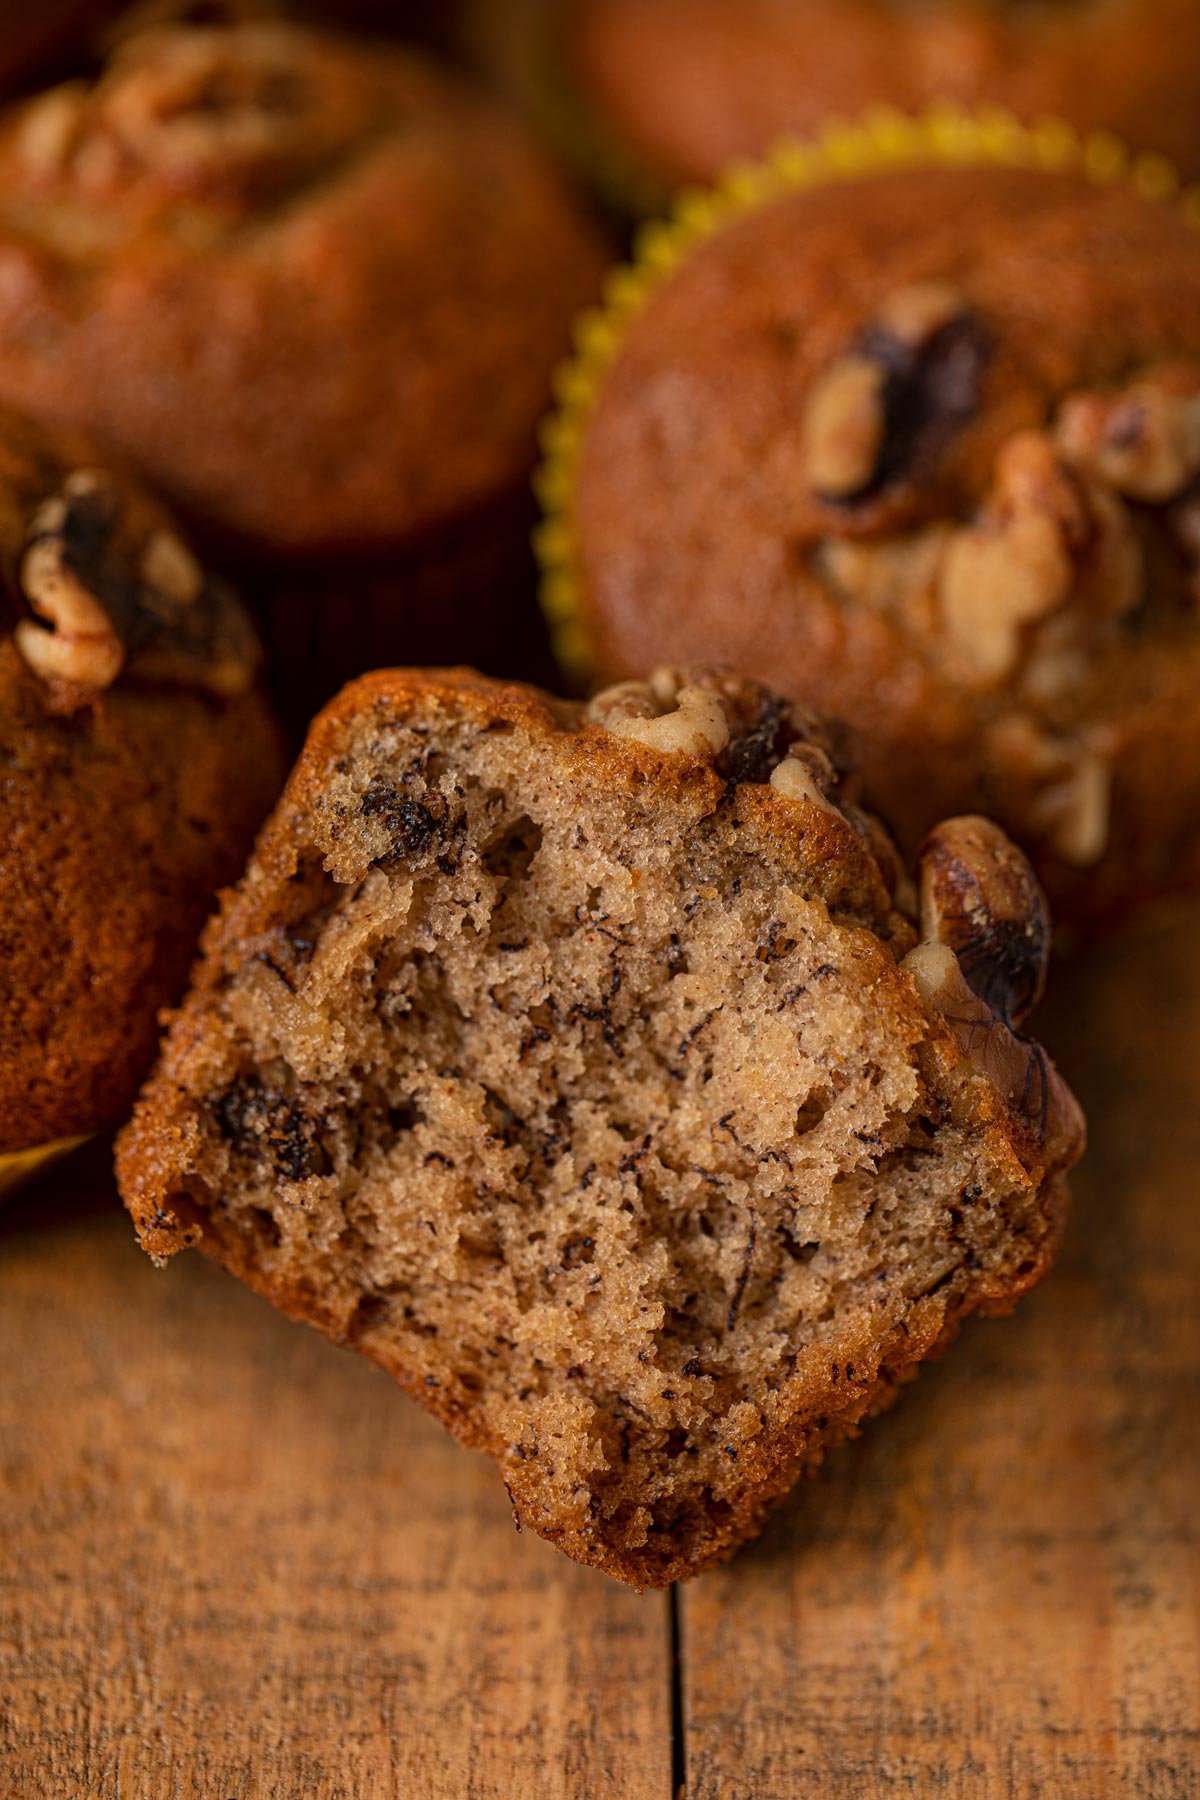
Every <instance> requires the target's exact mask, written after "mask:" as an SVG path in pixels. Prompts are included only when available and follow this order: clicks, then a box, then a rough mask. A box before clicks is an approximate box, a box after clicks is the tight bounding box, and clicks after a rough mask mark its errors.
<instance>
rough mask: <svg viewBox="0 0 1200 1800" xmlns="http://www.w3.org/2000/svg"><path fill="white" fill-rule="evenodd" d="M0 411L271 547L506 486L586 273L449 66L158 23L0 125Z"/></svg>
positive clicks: (541, 183) (422, 522) (438, 514)
mask: <svg viewBox="0 0 1200 1800" xmlns="http://www.w3.org/2000/svg"><path fill="white" fill-rule="evenodd" d="M0 193H2V195H3V199H2V200H0V342H2V343H3V346H4V347H3V350H0V395H3V396H5V397H7V398H8V399H9V400H11V401H13V402H14V403H18V404H23V405H25V406H26V407H27V408H28V409H29V410H31V411H36V412H37V413H38V415H39V416H46V417H51V418H54V419H57V420H59V421H60V422H63V423H68V424H72V425H75V424H78V425H81V426H84V427H86V428H89V429H91V430H92V431H93V432H94V433H95V434H96V435H97V436H98V437H99V438H100V439H101V440H102V441H103V442H104V443H106V444H108V445H111V446H113V447H114V448H115V449H116V450H117V451H118V452H120V453H121V454H123V455H124V456H125V457H126V458H127V460H129V461H130V462H131V463H132V464H134V465H135V466H139V467H141V468H142V469H144V470H146V471H147V472H150V473H151V474H152V475H153V477H154V479H156V480H157V481H159V482H160V483H161V485H162V486H163V488H164V489H165V490H166V491H167V492H168V493H169V494H170V495H171V496H172V497H173V498H174V499H175V500H176V501H177V502H180V503H182V504H184V505H185V506H186V507H187V508H188V509H189V510H190V511H191V512H192V513H194V514H195V515H196V516H197V517H198V518H199V519H201V520H202V521H203V522H205V523H206V524H209V525H211V526H212V527H214V528H216V529H219V530H221V531H223V532H226V533H230V534H236V535H239V536H242V537H245V538H248V539H251V540H254V541H256V542H258V543H260V544H263V545H265V546H266V547H268V548H283V549H294V550H300V549H306V548H310V547H312V546H320V547H322V548H334V547H344V546H347V545H348V546H358V545H361V544H364V543H366V544H371V543H375V542H378V541H389V540H392V541H394V540H395V539H397V538H402V537H404V536H406V535H408V534H410V533H412V532H414V531H417V530H419V529H421V528H422V527H425V526H428V525H431V524H435V523H438V522H440V521H442V520H443V519H445V518H447V517H452V516H454V515H455V514H456V513H457V512H459V511H461V510H462V509H463V508H465V507H469V506H471V505H473V504H475V503H478V502H479V501H481V500H486V499H488V498H492V497H494V496H495V495H496V494H497V493H498V492H502V491H504V490H506V489H508V488H509V487H511V486H513V485H515V484H516V483H517V482H518V481H519V480H520V479H521V477H522V473H523V470H524V467H525V466H526V463H527V461H528V457H529V454H530V445H531V441H532V432H533V426H534V422H535V419H536V416H537V414H538V411H539V410H540V408H541V406H542V404H543V400H544V391H545V386H546V382H547V379H548V374H549V370H550V368H551V366H552V365H553V362H554V360H555V358H556V357H557V355H558V354H559V353H560V351H561V349H562V347H563V343H564V340H565V333H566V326H567V321H568V319H569V317H570V315H571V313H572V311H573V310H574V308H575V307H576V305H577V304H578V303H579V302H580V301H582V300H583V299H584V298H585V297H586V296H587V295H588V293H589V292H590V291H591V288H592V286H593V284H594V281H595V279H596V275H597V272H598V259H597V255H596V252H595V249H594V247H593V245H592V242H591V240H590V238H589V236H588V234H587V232H586V230H585V229H584V228H583V227H582V226H580V225H579V224H578V223H577V221H576V219H575V217H574V214H573V213H572V211H571V209H570V206H569V203H568V201H567V199H566V197H565V195H564V193H563V191H562V190H561V189H560V187H559V185H558V183H557V181H556V179H555V178H554V176H553V175H552V174H551V173H550V172H549V171H548V170H547V169H546V168H545V167H544V165H543V163H542V161H541V159H540V158H539V157H538V155H537V153H536V152H535V151H534V150H533V149H532V148H531V147H530V146H529V144H528V143H527V142H526V140H525V138H524V137H523V136H522V134H521V133H520V131H519V129H518V128H517V127H515V126H514V125H512V124H511V123H510V122H509V121H508V120H507V119H506V118H505V117H504V116H503V115H502V114H501V113H499V112H498V111H496V110H495V109H494V108H493V107H492V106H491V105H490V104H489V103H487V102H485V101H484V100H483V99H481V98H479V97H477V96H476V95H474V94H473V93H471V92H470V90H469V89H467V88H466V87H464V86H462V85H460V83H459V82H458V81H457V80H456V79H455V78H454V77H452V76H451V75H449V74H446V73H443V72H441V71H439V70H438V69H437V68H436V67H434V66H433V65H431V64H429V63H426V62H425V61H423V60H420V59H418V58H416V57H414V56H409V55H406V54H403V53H401V52H399V51H395V52H390V51H389V52H383V51H380V50H379V49H377V48H374V47H372V48H371V49H370V50H367V49H365V48H362V47H358V46H355V45H353V44H351V43H349V42H344V41H342V40H340V39H337V38H335V37H332V36H328V35H323V34H321V33H317V32H311V31H307V30H304V29H301V28H299V27H296V26H290V25H284V24H279V23H273V22H267V23H244V24H240V25H234V26H230V27H227V28H202V27H186V26H184V27H170V26H167V27H163V28H161V29H159V30H153V31H148V32H145V33H143V34H141V35H139V36H136V37H134V38H133V39H131V40H130V41H128V42H126V43H123V44H121V45H119V46H118V48H117V49H116V50H115V51H114V53H113V55H112V57H111V59H110V60H109V62H108V64H107V66H106V67H105V69H104V70H103V72H102V73H101V74H100V75H99V77H98V78H97V79H96V80H95V81H94V82H91V83H88V82H73V83H69V84H67V85H66V86H64V87H61V88H58V89H56V90H54V91H53V92H51V93H49V94H46V95H43V96H41V97H40V98H38V99H37V100H35V101H33V102H31V103H30V104H29V105H27V106H25V107H22V108H19V109H17V110H16V111H14V112H13V113H11V114H10V115H9V117H8V119H7V121H6V122H5V123H4V125H3V128H2V129H0Z"/></svg>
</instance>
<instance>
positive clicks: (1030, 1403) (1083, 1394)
mask: <svg viewBox="0 0 1200 1800" xmlns="http://www.w3.org/2000/svg"><path fill="white" fill-rule="evenodd" d="M1197 923H1198V921H1197V920H1196V919H1194V918H1193V919H1192V920H1190V921H1182V922H1179V923H1176V924H1175V925H1173V926H1172V927H1170V928H1162V929H1159V930H1156V931H1153V932H1150V933H1147V934H1146V935H1144V936H1142V937H1140V938H1138V939H1135V940H1131V941H1128V942H1126V943H1124V944H1122V945H1120V946H1116V947H1113V948H1112V949H1111V950H1109V951H1107V952H1105V953H1103V954H1101V955H1098V956H1093V957H1091V958H1089V959H1088V960H1087V961H1086V962H1082V961H1081V962H1079V963H1078V964H1076V965H1074V966H1073V967H1069V968H1067V969H1066V970H1064V971H1063V972H1061V973H1060V976H1059V979H1058V982H1057V984H1056V992H1055V998H1054V1005H1053V1007H1052V1008H1047V1009H1046V1010H1045V1012H1044V1014H1043V1017H1042V1019H1041V1021H1040V1026H1041V1028H1042V1029H1043V1030H1044V1033H1045V1035H1046V1037H1047V1040H1048V1041H1049V1043H1050V1045H1051V1048H1052V1049H1053V1050H1054V1052H1055V1054H1056V1055H1057V1056H1058V1058H1059V1060H1060V1062H1061V1064H1062V1066H1063V1067H1064V1069H1065V1070H1066V1071H1067V1072H1068V1073H1069V1074H1070V1076H1071V1077H1072V1079H1073V1081H1074V1082H1075V1084H1076V1086H1077V1087H1078V1089H1079V1091H1080V1093H1081V1096H1082V1097H1083V1099H1084V1102H1085V1104H1086V1106H1087V1108H1088V1111H1089V1114H1090V1117H1091V1122H1092V1148H1091V1150H1090V1152H1089V1154H1088V1157H1087V1159H1086V1161H1085V1163H1084V1165H1083V1166H1082V1168H1081V1169H1080V1171H1079V1175H1078V1178H1077V1182H1076V1203H1075V1213H1074V1218H1073V1221H1072V1225H1071V1229H1070V1231H1069V1234H1068V1239H1067V1243H1066V1246H1065V1249H1064V1252H1063V1256H1062V1259H1061V1262H1060V1264H1059V1267H1058V1269H1057V1271H1056V1272H1055V1274H1054V1275H1053V1277H1052V1278H1051V1279H1050V1281H1049V1282H1048V1283H1047V1284H1046V1285H1045V1286H1044V1287H1042V1288H1041V1289H1039V1290H1038V1292H1037V1293H1036V1294H1035V1295H1033V1296H1032V1297H1031V1298H1030V1299H1029V1300H1028V1301H1027V1302H1026V1303H1025V1305H1024V1306H1023V1307H1022V1309H1021V1311H1020V1313H1019V1314H1018V1315H1017V1317H1016V1318H1015V1319H1013V1320H1010V1321H1005V1322H1002V1323H997V1322H994V1321H979V1322H976V1323H975V1324H973V1325H972V1326H971V1327H969V1328H968V1330H967V1331H966V1332H965V1333H964V1335H963V1338H962V1340H961V1341H960V1343H959V1344H958V1345H957V1346H956V1348H955V1349H954V1350H952V1351H951V1353H950V1355H949V1356H948V1358H947V1359H946V1361H945V1362H944V1363H943V1364H942V1365H940V1366H939V1367H938V1368H937V1369H934V1370H927V1371H926V1372H925V1373H924V1374H923V1375H922V1377H921V1379H920V1381H919V1382H918V1383H917V1385H916V1387H915V1388H914V1389H913V1391H912V1392H911V1393H909V1394H908V1395H907V1396H906V1397H905V1399H904V1401H903V1403H902V1405H901V1406H900V1407H899V1408H898V1409H897V1410H896V1412H895V1413H893V1414H892V1415H891V1416H890V1417H888V1418H886V1419H884V1420H881V1421H879V1422H878V1423H877V1424H876V1425H875V1426H874V1427H873V1428H872V1429H871V1431H870V1433H869V1434H868V1435H866V1436H864V1437H863V1438H862V1439H861V1440H860V1441H859V1443H858V1444H856V1445H855V1446H853V1447H852V1448H851V1449H850V1450H849V1451H847V1452H845V1453H844V1454H843V1455H842V1456H841V1457H840V1458H837V1459H834V1460H832V1461H831V1462H830V1463H829V1464H828V1465H827V1468H826V1471H825V1473H824V1474H823V1475H822V1476H821V1477H820V1478H819V1479H818V1481H817V1482H816V1483H815V1484H813V1485H812V1486H811V1487H809V1488H808V1489H807V1490H805V1491H804V1492H802V1493H800V1494H798V1495H796V1496H794V1497H793V1498H792V1500H791V1501H790V1502H789V1503H788V1505H787V1507H786V1508H785V1509H784V1510H783V1511H782V1512H781V1513H780V1514H779V1515H777V1517H776V1518H775V1520H774V1521H773V1523H772V1524H771V1526H770V1527H769V1528H768V1531H767V1533H766V1534H765V1536H764V1538H763V1539H762V1540H761V1541H760V1543H759V1544H758V1545H757V1546H755V1547H754V1548H753V1549H751V1550H750V1551H749V1552H748V1553H747V1554H745V1555H744V1556H743V1557H742V1558H741V1559H740V1560H739V1561H738V1562H737V1563H736V1564H734V1565H732V1566H731V1567H730V1568H728V1569H727V1570H724V1571H721V1572H719V1573H717V1574H716V1575H713V1576H709V1577H705V1578H703V1579H702V1580H700V1581H699V1582H697V1583H695V1584H694V1585H693V1586H692V1587H690V1588H689V1589H687V1590H686V1591H685V1592H684V1594H683V1596H682V1625H681V1642H682V1655H683V1682H684V1696H685V1704H686V1724H687V1767H688V1777H689V1779H688V1789H687V1792H688V1800H785V1797H786V1800H810V1797H811V1800H834V1797H835V1796H836V1797H837V1800H851V1796H852V1797H853V1800H884V1797H887V1800H892V1797H893V1796H900V1795H914V1796H921V1797H922V1800H924V1797H925V1796H934V1795H943V1794H944V1795H947V1796H953V1797H954V1800H1106V1797H1107V1796H1129V1797H1131V1800H1133V1797H1136V1800H1194V1797H1195V1796H1196V1795H1198V1794H1200V1557H1198V1549H1200V933H1198V932H1197V929H1196V925H1197Z"/></svg>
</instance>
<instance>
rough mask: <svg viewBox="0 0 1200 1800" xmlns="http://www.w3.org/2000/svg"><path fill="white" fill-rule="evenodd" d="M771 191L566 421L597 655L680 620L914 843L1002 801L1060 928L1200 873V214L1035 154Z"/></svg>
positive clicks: (690, 251)
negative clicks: (812, 739) (779, 689)
mask: <svg viewBox="0 0 1200 1800" xmlns="http://www.w3.org/2000/svg"><path fill="white" fill-rule="evenodd" d="M767 192H768V196H769V197H767V198H765V199H764V201H763V204H762V205H761V206H755V207H753V208H751V209H750V210H749V211H746V212H744V213H743V214H742V216H738V217H735V218H733V219H732V220H731V221H730V222H729V223H727V224H725V225H723V226H718V227H717V228H716V229H715V230H714V231H713V232H712V233H711V235H709V236H708V237H707V238H705V239H703V240H702V241H700V242H698V243H696V244H694V245H693V246H692V247H691V248H685V249H684V250H683V251H682V254H681V256H680V259H679V260H678V262H677V264H676V265H675V266H674V267H673V268H672V269H670V270H669V272H668V273H667V274H666V275H665V277H664V278H663V279H662V280H661V281H660V282H659V283H658V284H657V285H656V286H655V287H654V288H653V289H652V290H651V291H649V292H648V294H647V296H646V299H645V301H644V303H643V304H642V305H641V306H640V307H638V308H637V309H636V310H635V311H634V312H633V313H632V315H631V316H630V317H629V319H628V320H627V321H626V322H625V323H624V324H623V325H622V326H621V327H620V329H619V331H618V334H617V340H618V341H617V342H616V345H615V348H614V350H613V352H612V354H611V355H610V356H609V357H608V358H607V360H606V361H605V363H604V366H603V367H602V368H601V369H600V370H599V371H598V373H597V376H596V382H595V390H596V391H595V392H594V394H593V395H592V396H591V397H590V399H589V401H588V403H587V405H586V407H585V408H583V410H582V412H581V417H580V423H579V433H580V440H579V444H578V449H577V451H576V453H575V455H574V461H573V466H572V469H571V491H570V492H569V494H568V495H567V496H566V500H565V513H566V517H567V519H568V521H569V529H570V553H569V554H570V562H571V567H570V569H569V578H570V582H571V585H572V590H573V595H574V599H575V602H576V604H577V606H578V609H579V614H580V618H581V622H582V624H583V626H584V628H585V630H586V633H587V636H588V638H589V640H590V643H591V646H592V652H593V655H594V659H595V663H596V667H597V670H598V673H599V674H600V676H601V677H604V678H616V677H620V676H622V675H624V674H628V673H634V672H636V671H637V670H638V669H640V668H644V667H645V666H646V665H647V663H650V662H653V661H654V660H655V659H657V658H658V657H661V656H662V655H664V654H667V653H669V651H670V649H671V647H673V646H676V645H678V643H679V642H680V640H681V637H682V638H683V640H684V641H685V642H686V643H688V645H689V646H690V648H691V649H692V651H693V652H694V653H696V654H699V655H702V656H707V657H714V658H716V657H719V658H722V659H725V660H730V661H736V662H737V664H738V665H739V666H741V667H744V668H746V669H747V670H748V671H749V672H751V673H753V674H757V675H759V676H761V677H763V678H764V679H765V678H770V679H773V680H775V681H777V682H778V683H779V684H780V685H782V686H783V687H785V688H786V689H787V690H788V691H790V692H792V693H794V694H795V695H796V696H797V697H799V698H801V699H803V700H805V701H807V702H809V703H810V704H813V705H821V706H823V707H825V708H827V709H828V710H829V711H830V712H832V713H834V714H836V715H837V716H839V717H842V718H844V719H846V720H848V721H849V723H850V724H852V725H853V726H855V727H856V728H857V729H858V730H859V731H860V733H861V734H862V738H863V753H864V767H865V773H866V779H867V787H868V792H869V793H870V795H871V796H872V797H873V799H874V800H875V801H876V802H877V803H878V804H879V806H880V808H881V810H883V811H884V812H885V813H886V815H887V816H888V818H889V819H890V820H891V821H892V822H893V823H894V825H895V826H896V828H897V830H898V831H899V833H900V836H901V839H902V842H903V843H904V844H905V846H906V847H907V848H909V849H910V850H911V849H914V848H915V847H916V845H917V843H918V842H919V841H920V838H921V836H922V835H923V833H924V832H925V831H926V830H928V829H929V827H930V826H931V825H932V824H933V823H934V822H935V820H936V819H938V818H939V817H941V816H944V815H945V814H947V813H951V812H956V811H963V810H981V811H984V812H987V813H990V814H992V815H994V816H995V817H996V818H998V819H999V820H1000V822H1001V823H1002V824H1003V825H1004V826H1005V828H1006V829H1007V830H1009V831H1010V832H1011V833H1012V834H1013V835H1014V836H1015V837H1017V838H1018V840H1019V841H1020V842H1021V843H1023V844H1024V845H1025V847H1026V848H1027V849H1028V850H1029V851H1030V853H1031V854H1032V856H1033V858H1034V861H1035V863H1036V865H1037V867H1038V870H1039V873H1040V874H1041V876H1042V878H1043V880H1044V881H1045V883H1046V885H1047V887H1048V889H1049V891H1050V894H1051V899H1052V901H1053V902H1054V904H1055V913H1056V917H1061V918H1062V919H1063V920H1064V921H1067V922H1069V923H1074V924H1077V925H1084V926H1092V925H1096V924H1099V923H1103V922H1105V921H1108V920H1110V919H1112V918H1113V917H1115V916H1117V915H1119V914H1121V913H1122V912H1124V911H1126V910H1127V909H1128V908H1129V907H1131V906H1133V905H1135V904H1137V903H1138V902H1139V901H1141V900H1143V899H1146V898H1148V897H1150V896H1153V895H1155V894H1158V893H1161V892H1164V891H1169V890H1171V889H1174V888H1179V887H1184V886H1189V885H1193V884H1194V883H1195V882H1196V880H1197V879H1200V713H1198V712H1197V709H1196V706H1195V703H1194V693H1195V689H1196V683H1197V680H1198V679H1200V306H1198V305H1197V301H1198V299H1200V232H1198V231H1197V230H1196V229H1195V228H1194V227H1193V226H1192V225H1191V224H1189V223H1188V222H1187V220H1186V219H1185V217H1184V216H1183V214H1182V213H1181V212H1179V211H1178V210H1176V209H1175V208H1173V207H1172V206H1169V205H1167V204H1163V203H1161V202H1159V201H1155V200H1150V199H1146V198H1143V197H1141V196H1140V195H1139V194H1138V193H1136V192H1134V191H1133V190H1132V188H1131V187H1129V186H1125V185H1122V184H1120V183H1114V184H1110V185H1107V186H1102V185H1097V184H1096V183H1095V182H1093V181H1090V180H1088V179H1085V177H1084V175H1083V174H1082V173H1052V172H1048V171H1046V170H1042V169H1036V168H1020V167H1001V166H979V167H974V166H972V167H963V168H953V167H935V166H927V167H921V166H913V167H905V168H898V169H895V170H893V171H889V172H886V173H885V172H875V173H866V174H863V175H862V176H860V177H858V178H856V179H853V180H845V181H830V182H828V183H826V184H825V185H818V186H813V187H809V188H806V189H803V190H800V191H796V192H782V191H776V192H775V193H774V195H773V196H770V190H769V189H768V190H767ZM698 446H703V451H702V453H701V452H700V450H699V449H698Z"/></svg>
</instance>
